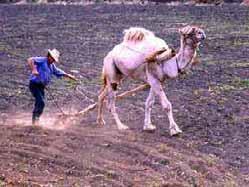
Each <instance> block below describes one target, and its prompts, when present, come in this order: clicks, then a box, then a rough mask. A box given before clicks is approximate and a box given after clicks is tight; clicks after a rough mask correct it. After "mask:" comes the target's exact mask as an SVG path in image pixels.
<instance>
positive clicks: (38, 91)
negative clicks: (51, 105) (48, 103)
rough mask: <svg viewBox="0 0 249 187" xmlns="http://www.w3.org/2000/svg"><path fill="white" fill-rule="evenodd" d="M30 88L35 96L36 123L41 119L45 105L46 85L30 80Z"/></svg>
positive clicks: (34, 111)
mask: <svg viewBox="0 0 249 187" xmlns="http://www.w3.org/2000/svg"><path fill="white" fill-rule="evenodd" d="M29 89H30V92H31V93H32V95H33V96H34V98H35V106H34V109H33V116H32V122H33V123H35V121H36V120H39V117H40V116H41V114H42V112H43V109H44V107H45V101H44V99H45V93H44V89H45V86H44V85H43V84H37V83H32V82H30V83H29Z"/></svg>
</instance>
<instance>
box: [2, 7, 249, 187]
mask: <svg viewBox="0 0 249 187" xmlns="http://www.w3.org/2000/svg"><path fill="white" fill-rule="evenodd" d="M187 23H191V24H196V25H201V26H202V27H203V28H204V30H205V31H206V34H207V40H206V42H205V43H204V44H203V46H201V48H200V51H199V55H200V60H201V63H200V64H199V65H198V66H196V67H195V68H194V69H193V71H192V72H190V73H189V74H188V75H184V76H181V77H179V78H178V79H175V80H167V81H166V83H165V91H166V93H167V96H168V98H169V99H170V101H171V102H172V104H173V108H174V116H175V119H176V121H177V123H178V124H179V126H180V127H181V128H182V130H183V131H184V133H183V134H182V135H181V136H178V137H170V136H169V133H168V120H167V117H166V115H165V113H163V112H162V110H161V107H160V105H159V103H158V102H157V103H156V105H155V106H154V110H153V122H154V124H156V125H157V130H156V131H155V132H154V133H145V132H143V131H142V126H143V118H144V101H145V99H146V95H147V94H148V93H147V92H146V91H144V92H139V93H138V94H137V95H136V96H134V97H128V98H126V99H124V100H122V101H120V102H118V103H117V107H118V112H119V114H120V117H121V119H122V121H123V122H124V123H125V124H127V125H128V126H129V127H130V128H131V130H128V131H125V132H121V131H118V130H117V127H116V125H115V124H114V121H113V119H112V118H111V116H110V114H109V112H106V114H105V118H106V122H107V124H106V126H104V127H100V126H98V125H97V124H96V122H95V121H96V110H94V111H92V112H90V113H89V114H87V115H86V116H83V117H78V118H65V119H63V120H61V121H59V119H61V118H59V117H58V114H59V113H60V110H59V108H58V106H57V105H56V104H55V103H54V101H56V103H57V104H58V105H59V107H61V108H62V109H63V111H65V112H75V111H78V110H81V109H83V108H85V107H87V106H88V105H89V104H92V103H93V102H95V101H96V98H97V92H98V90H99V89H100V87H101V81H100V72H101V66H102V59H103V57H104V56H105V55H106V54H107V52H108V51H109V50H111V48H112V47H113V46H114V45H115V44H117V43H118V42H120V41H121V38H122V31H123V29H126V28H128V27H130V26H142V27H146V28H147V29H150V30H152V31H154V32H155V33H156V34H157V35H158V36H160V37H162V38H164V39H165V40H166V41H167V43H168V44H169V45H171V46H173V47H176V48H177V47H179V35H178V33H177V29H178V28H179V27H181V26H183V25H185V24H187ZM0 25H1V27H0V70H1V74H0V80H1V82H0V88H1V92H0V111H1V118H0V186H32V187H33V186H94V187H95V186H149V187H158V186H164V187H182V186H208V187H210V186H212V187H213V186H217V187H220V186H225V187H227V186H229V187H230V186H241V187H246V186H249V104H248V98H249V78H248V75H249V9H248V8H246V7H241V6H237V5H224V6H218V7H215V6H196V7H192V6H166V5H162V4H160V5H146V6H141V5H90V6H56V5H33V6H32V5H19V6H17V5H12V6H11V5H2V6H0ZM54 47H55V48H57V49H59V50H60V51H61V52H62V53H63V56H62V61H63V63H62V64H61V65H59V66H60V67H61V68H62V69H64V70H66V71H67V72H72V73H73V74H74V75H75V76H77V77H78V78H79V80H80V83H81V84H80V85H76V84H74V83H73V82H70V81H64V80H56V79H54V81H53V82H52V84H51V86H50V88H49V90H48V91H49V93H48V92H47V106H46V109H45V111H44V115H43V117H42V119H41V120H42V122H41V125H40V126H31V122H30V121H31V119H30V118H31V111H32V107H33V98H32V97H31V94H30V93H29V90H28V87H27V84H28V75H29V70H28V67H27V65H26V62H25V59H26V58H27V57H29V56H39V55H45V54H46V49H48V48H54ZM77 71H78V72H79V73H77ZM128 83H129V84H128ZM139 84H140V83H139V82H135V81H126V82H124V83H123V85H122V89H121V90H120V92H122V91H124V90H127V89H131V88H133V87H135V86H136V85H139Z"/></svg>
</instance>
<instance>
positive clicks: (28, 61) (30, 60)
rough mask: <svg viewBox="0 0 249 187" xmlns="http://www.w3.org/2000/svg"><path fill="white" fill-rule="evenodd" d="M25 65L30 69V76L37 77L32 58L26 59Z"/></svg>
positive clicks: (37, 73)
mask: <svg viewBox="0 0 249 187" xmlns="http://www.w3.org/2000/svg"><path fill="white" fill-rule="evenodd" d="M27 63H28V65H29V67H30V69H31V72H32V74H33V75H36V76H37V75H39V72H38V71H37V66H36V64H35V61H34V60H33V58H32V57H30V58H28V59H27Z"/></svg>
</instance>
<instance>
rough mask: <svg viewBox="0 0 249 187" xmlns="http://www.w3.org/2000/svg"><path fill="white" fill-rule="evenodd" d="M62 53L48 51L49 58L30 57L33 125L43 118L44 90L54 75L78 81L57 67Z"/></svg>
mask: <svg viewBox="0 0 249 187" xmlns="http://www.w3.org/2000/svg"><path fill="white" fill-rule="evenodd" d="M59 57H60V52H59V51H58V50H57V49H53V50H50V49H49V50H48V54H47V57H30V58H28V60H27V63H28V65H29V67H30V69H31V71H32V72H31V75H30V78H29V80H30V82H29V89H30V91H31V93H32V95H33V96H34V98H35V106H34V110H33V115H32V124H33V125H38V124H39V117H40V116H41V114H42V112H43V109H44V107H45V101H44V95H45V94H44V89H45V87H46V86H47V85H48V84H49V82H50V80H51V78H52V75H53V74H54V75H55V76H56V77H58V78H60V77H67V78H70V79H72V80H75V81H76V78H75V77H74V76H73V75H71V74H68V73H65V72H64V71H62V70H61V69H59V68H57V67H56V66H55V63H58V62H59Z"/></svg>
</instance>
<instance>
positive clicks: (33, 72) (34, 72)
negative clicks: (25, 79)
mask: <svg viewBox="0 0 249 187" xmlns="http://www.w3.org/2000/svg"><path fill="white" fill-rule="evenodd" d="M32 74H33V75H35V76H39V72H38V71H37V69H36V68H35V69H33V70H32Z"/></svg>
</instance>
